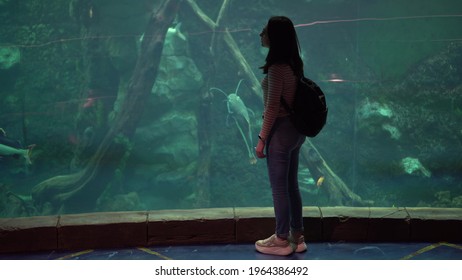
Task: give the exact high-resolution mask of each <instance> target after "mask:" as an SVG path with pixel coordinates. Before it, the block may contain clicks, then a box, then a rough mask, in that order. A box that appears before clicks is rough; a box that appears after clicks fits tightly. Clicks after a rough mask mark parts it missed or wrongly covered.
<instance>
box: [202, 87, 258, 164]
mask: <svg viewBox="0 0 462 280" xmlns="http://www.w3.org/2000/svg"><path fill="white" fill-rule="evenodd" d="M242 81H243V80H240V81H239V83H238V84H237V87H236V91H235V92H233V93H230V94H226V93H225V92H224V91H223V90H221V89H219V88H216V87H212V88H210V90H216V91H219V92H221V93H223V94H224V95H225V96H226V106H227V108H228V116H227V118H226V123H227V124H228V123H229V118H230V117H231V118H233V119H234V122H235V123H236V126H237V128H238V129H239V132H240V133H241V136H242V139H243V140H244V142H245V146H246V148H247V152H248V156H249V162H250V164H255V163H256V162H257V159H256V158H255V154H254V152H253V150H252V146H253V141H252V125H251V124H250V116H249V112H250V113H251V114H253V112H252V110H250V109H249V108H247V107H246V106H245V104H244V102H243V101H242V99H241V98H240V97H239V95H237V93H238V91H239V87H240V85H241V83H242ZM238 119H240V120H244V121H245V122H246V126H247V130H248V132H247V133H248V135H247V136H246V135H245V134H244V131H243V130H242V128H241V125H240V124H239V121H238Z"/></svg>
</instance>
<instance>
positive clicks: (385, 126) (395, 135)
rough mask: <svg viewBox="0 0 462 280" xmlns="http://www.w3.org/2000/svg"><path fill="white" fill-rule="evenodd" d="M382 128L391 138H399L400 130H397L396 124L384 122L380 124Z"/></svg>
mask: <svg viewBox="0 0 462 280" xmlns="http://www.w3.org/2000/svg"><path fill="white" fill-rule="evenodd" d="M382 128H383V129H384V130H386V131H388V132H390V137H391V138H392V139H395V140H399V138H401V132H399V129H398V128H397V127H396V126H393V125H391V124H388V123H386V124H382Z"/></svg>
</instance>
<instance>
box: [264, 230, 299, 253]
mask: <svg viewBox="0 0 462 280" xmlns="http://www.w3.org/2000/svg"><path fill="white" fill-rule="evenodd" d="M255 249H256V250H257V251H258V252H260V253H263V254H268V255H277V256H287V255H290V254H292V253H293V252H294V250H295V244H291V243H290V242H289V241H288V240H285V239H282V238H279V237H277V235H276V234H273V235H271V236H270V237H268V238H266V239H263V240H258V241H257V242H255Z"/></svg>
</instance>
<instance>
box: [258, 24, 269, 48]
mask: <svg viewBox="0 0 462 280" xmlns="http://www.w3.org/2000/svg"><path fill="white" fill-rule="evenodd" d="M260 41H261V45H262V47H265V48H269V39H268V27H267V26H265V27H264V28H263V30H262V31H261V33H260Z"/></svg>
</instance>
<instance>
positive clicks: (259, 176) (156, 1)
mask: <svg viewBox="0 0 462 280" xmlns="http://www.w3.org/2000/svg"><path fill="white" fill-rule="evenodd" d="M164 2H165V1H161V0H138V1H132V0H115V1H114V0H110V1H109V0H93V1H92V0H71V1H63V0H46V1H43V0H23V1H17V0H2V1H0V22H1V25H0V26H1V28H0V108H1V109H0V127H1V128H2V129H3V131H4V133H3V132H2V131H0V138H1V139H2V141H0V143H1V145H2V146H0V147H1V149H0V151H1V154H0V216H1V217H20V216H34V215H55V214H67V213H81V212H99V211H131V210H156V209H194V208H208V207H264V206H271V205H272V200H271V191H270V187H269V182H268V178H267V171H266V162H265V161H264V160H255V158H254V156H253V147H254V146H255V143H256V141H257V139H258V138H257V135H258V132H259V129H260V125H261V115H262V108H263V104H262V93H261V89H260V87H259V82H260V80H261V79H262V78H263V74H262V71H261V69H259V67H260V66H262V65H263V63H264V59H265V55H266V49H264V48H262V47H261V46H260V39H259V33H260V31H261V29H262V28H263V27H264V25H265V24H266V22H267V20H268V18H269V17H270V16H272V15H286V16H289V17H290V18H291V19H292V20H293V22H294V24H295V25H296V30H297V33H298V36H299V40H300V45H301V48H302V54H303V60H304V63H305V74H306V76H308V77H310V78H311V79H313V80H315V81H316V82H317V83H318V84H319V85H320V86H321V88H322V89H323V90H324V92H325V94H326V98H327V103H328V106H329V116H328V122H327V125H326V126H325V128H324V130H323V131H322V132H321V133H320V134H319V135H318V136H317V137H316V138H312V139H308V141H306V143H305V144H304V146H303V149H302V152H301V160H300V174H299V181H300V188H301V191H302V196H303V204H304V205H306V206H312V205H315V206H341V205H344V206H372V207H402V206H409V207H420V206H425V207H462V175H461V174H462V156H461V154H462V29H461V26H462V2H461V1H457V0H405V1H402V0H385V1H384V0H380V1H379V0H367V1H366V0H294V1H276V0H272V1H271V0H266V1H263V0H260V1H244V0H229V1H221V0H196V1H193V0H189V1H172V2H175V3H173V4H171V3H167V4H168V5H171V7H169V8H168V9H166V10H165V11H164V12H156V11H158V10H159V9H160V8H162V5H163V4H164ZM176 6H177V7H176ZM172 7H173V8H172ZM153 14H154V15H155V16H154V17H153V16H152V15H153ZM152 18H155V19H157V20H160V21H162V20H163V21H164V24H165V22H167V23H168V25H166V26H164V25H162V24H158V25H156V24H157V23H153V22H152V20H151V19H152ZM153 24H154V25H153ZM156 40H161V41H160V42H161V43H162V44H161V45H162V46H163V49H162V50H160V49H159V48H156V49H155V50H154V51H153V52H147V51H146V48H147V46H148V45H149V44H150V43H149V42H155V41H156ZM143 63H144V64H146V65H151V64H152V65H153V69H155V71H151V70H149V71H151V72H149V71H146V69H144V68H140V65H143ZM140 73H141V74H140ZM138 84H143V85H152V86H151V87H149V88H146V87H145V88H143V87H137V85H138ZM238 85H239V87H238ZM230 94H236V95H237V96H239V97H240V99H241V100H242V102H243V107H242V110H241V112H240V113H237V112H235V111H233V110H232V109H231V108H230V107H229V104H230V103H229V102H231V101H232V100H231V98H233V97H235V95H230ZM244 112H245V113H244ZM28 157H30V161H31V164H30V162H28V159H27V158H28Z"/></svg>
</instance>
